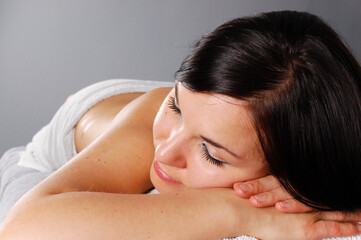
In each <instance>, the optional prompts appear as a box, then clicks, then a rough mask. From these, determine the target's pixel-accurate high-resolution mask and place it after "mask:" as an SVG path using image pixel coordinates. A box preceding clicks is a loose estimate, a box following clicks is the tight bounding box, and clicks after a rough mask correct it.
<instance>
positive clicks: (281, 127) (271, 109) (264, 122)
mask: <svg viewBox="0 0 361 240" xmlns="http://www.w3.org/2000/svg"><path fill="white" fill-rule="evenodd" d="M176 79H177V80H178V81H179V82H180V83H179V84H181V85H182V86H183V87H184V88H186V89H188V90H190V91H195V92H203V93H209V94H213V95H214V94H221V95H226V96H231V97H233V98H235V99H239V100H240V101H243V102H245V103H247V104H246V106H247V110H248V111H249V113H250V115H251V116H252V122H253V127H254V129H255V132H256V134H257V139H258V140H259V142H260V145H261V149H262V152H263V154H264V157H265V159H266V160H267V163H268V166H269V173H271V174H273V175H274V176H275V177H276V178H277V179H278V180H279V182H280V183H281V184H282V186H283V187H284V188H285V189H286V190H287V191H288V192H289V193H290V194H291V195H292V196H293V197H295V199H297V200H298V201H300V202H302V203H304V204H306V205H308V206H311V207H312V208H316V209H322V210H341V211H356V210H360V209H361V202H360V201H359V199H357V198H356V196H359V195H361V192H360V191H361V188H360V186H359V183H360V181H361V174H360V169H361V161H360V159H361V148H360V146H361V138H360V136H361V94H360V84H361V71H360V65H359V64H358V63H357V61H356V60H355V58H354V57H353V56H352V54H351V53H350V51H349V50H348V49H347V48H346V46H345V45H344V44H343V43H342V41H341V40H340V38H339V37H338V35H337V34H336V33H335V32H334V31H333V30H332V29H331V28H330V27H329V26H328V25H327V24H325V23H324V22H323V21H322V20H321V19H319V18H318V17H316V16H314V15H311V14H308V13H299V12H291V11H286V12H270V13H264V14H258V15H251V16H249V17H244V18H240V19H235V20H233V21H230V22H228V23H226V24H224V25H222V26H220V27H218V28H217V29H216V30H215V31H213V32H211V33H210V34H208V35H206V36H205V37H203V38H202V39H201V40H200V41H199V42H198V44H197V45H196V46H195V48H194V51H193V52H192V53H191V54H190V55H189V56H188V57H187V58H186V59H185V61H184V62H183V64H182V66H181V68H180V70H179V71H178V72H177V74H176ZM180 101H182V99H181V100H180ZM180 104H181V103H180ZM243 107H244V105H242V108H240V109H243ZM240 120H242V119H240ZM235 121H236V119H235Z"/></svg>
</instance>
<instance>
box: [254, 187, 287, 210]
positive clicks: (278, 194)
mask: <svg viewBox="0 0 361 240" xmlns="http://www.w3.org/2000/svg"><path fill="white" fill-rule="evenodd" d="M291 198H292V197H291V196H290V195H289V194H288V193H287V192H286V191H284V190H283V189H282V188H281V187H278V188H276V189H273V190H271V191H269V192H264V193H261V194H256V195H253V196H251V197H250V199H249V200H250V202H251V205H252V206H254V207H269V206H274V205H275V204H276V203H277V202H279V201H284V200H289V199H291Z"/></svg>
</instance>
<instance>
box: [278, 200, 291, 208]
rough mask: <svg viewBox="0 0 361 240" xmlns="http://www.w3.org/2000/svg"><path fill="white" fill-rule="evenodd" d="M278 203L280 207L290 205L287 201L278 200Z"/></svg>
mask: <svg viewBox="0 0 361 240" xmlns="http://www.w3.org/2000/svg"><path fill="white" fill-rule="evenodd" d="M278 204H279V205H280V206H281V208H288V207H289V206H290V203H289V202H288V201H283V202H278Z"/></svg>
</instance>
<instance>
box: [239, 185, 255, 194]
mask: <svg viewBox="0 0 361 240" xmlns="http://www.w3.org/2000/svg"><path fill="white" fill-rule="evenodd" d="M238 186H239V188H240V189H241V190H242V191H243V192H244V193H248V192H251V190H252V187H251V185H250V184H247V183H244V184H239V185H238Z"/></svg>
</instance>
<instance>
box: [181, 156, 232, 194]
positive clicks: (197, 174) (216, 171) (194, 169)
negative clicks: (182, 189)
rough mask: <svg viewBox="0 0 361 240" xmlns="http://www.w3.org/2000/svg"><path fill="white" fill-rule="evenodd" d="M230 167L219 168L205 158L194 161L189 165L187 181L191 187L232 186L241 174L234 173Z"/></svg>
mask: <svg viewBox="0 0 361 240" xmlns="http://www.w3.org/2000/svg"><path fill="white" fill-rule="evenodd" d="M230 170H231V169H229V170H228V171H227V169H225V168H219V167H217V166H215V165H213V164H211V163H208V162H206V161H205V160H204V159H197V161H192V164H191V165H190V164H189V163H188V166H187V181H188V184H187V185H188V186H187V187H189V188H215V187H232V186H233V183H235V182H236V181H237V180H238V179H239V174H235V173H232V171H230Z"/></svg>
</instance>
